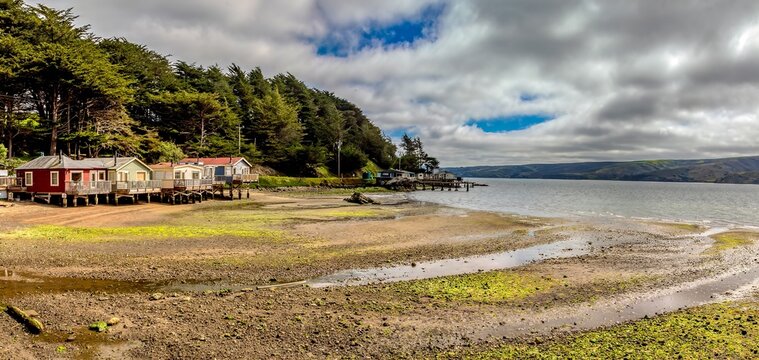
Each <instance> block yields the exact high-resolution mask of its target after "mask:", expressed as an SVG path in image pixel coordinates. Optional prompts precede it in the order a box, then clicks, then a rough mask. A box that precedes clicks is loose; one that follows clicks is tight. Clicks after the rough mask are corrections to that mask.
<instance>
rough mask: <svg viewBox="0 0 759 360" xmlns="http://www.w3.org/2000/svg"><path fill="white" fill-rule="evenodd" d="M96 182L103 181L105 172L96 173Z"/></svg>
mask: <svg viewBox="0 0 759 360" xmlns="http://www.w3.org/2000/svg"><path fill="white" fill-rule="evenodd" d="M98 180H100V181H105V171H98Z"/></svg>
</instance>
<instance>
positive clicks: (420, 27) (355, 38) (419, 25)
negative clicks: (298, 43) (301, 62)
mask: <svg viewBox="0 0 759 360" xmlns="http://www.w3.org/2000/svg"><path fill="white" fill-rule="evenodd" d="M444 8H445V7H444V6H443V5H435V6H429V7H427V8H425V9H423V10H422V11H421V12H420V13H418V14H416V15H415V16H412V17H409V18H401V19H398V21H396V22H393V23H389V24H383V23H378V22H370V23H368V24H358V25H354V26H349V27H344V28H335V29H332V30H331V31H330V33H329V34H328V35H327V36H325V37H323V38H320V39H307V41H308V42H310V43H312V44H313V45H315V46H316V53H317V55H319V56H334V57H347V56H349V55H351V54H353V53H357V52H360V51H362V50H365V49H371V48H378V47H381V48H383V49H387V48H391V47H394V46H410V45H413V44H415V43H416V42H418V41H420V40H434V36H435V27H436V24H437V21H438V19H439V18H440V15H441V14H442V13H443V10H444Z"/></svg>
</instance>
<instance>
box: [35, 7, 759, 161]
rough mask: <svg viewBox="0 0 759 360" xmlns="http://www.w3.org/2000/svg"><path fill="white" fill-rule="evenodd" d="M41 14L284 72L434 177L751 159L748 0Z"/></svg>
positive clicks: (207, 58) (755, 105)
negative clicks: (432, 161) (399, 146)
mask: <svg viewBox="0 0 759 360" xmlns="http://www.w3.org/2000/svg"><path fill="white" fill-rule="evenodd" d="M43 3H44V4H46V5H50V6H53V7H56V8H68V7H73V8H74V12H75V13H76V14H79V15H80V18H79V20H80V23H81V24H91V25H92V30H93V32H94V33H96V34H97V35H99V36H103V37H111V36H119V37H125V38H127V39H128V40H130V41H133V42H137V43H142V44H145V45H147V46H148V47H150V48H152V49H154V50H156V51H158V52H160V53H163V54H166V55H171V59H172V60H184V61H188V62H195V63H197V64H200V65H213V64H218V65H220V66H222V67H226V66H228V65H229V64H231V63H237V64H238V65H241V66H243V67H245V68H252V67H255V66H259V67H261V69H262V70H263V71H264V73H265V74H266V75H267V76H272V75H274V74H276V73H279V72H290V73H292V74H294V75H295V76H297V77H298V78H300V79H301V80H303V81H305V82H306V83H307V84H308V85H309V86H313V87H317V88H320V89H325V90H330V91H333V92H334V93H336V94H337V95H338V96H340V97H343V98H346V99H348V100H350V101H352V102H354V103H356V104H357V105H359V106H360V107H361V108H362V109H364V111H365V113H366V114H367V115H368V116H369V117H370V118H371V119H372V120H373V121H374V122H375V123H376V124H377V125H379V126H380V127H381V128H382V129H384V130H385V132H386V134H388V135H390V136H392V137H394V138H397V137H398V136H399V135H400V134H402V133H403V132H404V131H408V132H409V133H411V134H414V135H416V136H419V137H421V139H422V141H423V142H424V144H425V146H426V149H427V151H428V152H429V153H430V154H432V155H436V156H438V157H439V158H440V159H441V161H442V162H443V165H444V166H458V165H486V164H489V165H496V164H520V163H539V162H566V161H576V160H609V159H615V160H632V159H657V158H701V157H722V156H740V155H757V154H759V121H757V114H758V113H759V1H754V0H750V1H661V0H651V1H627V0H619V1H613V0H610V1H569V0H556V1H540V0H524V1H506V0H491V1H466V0H450V1H446V0H418V1H401V0H363V1H348V0H323V1H320V0H296V1H290V0H288V1H266V0H260V1H245V0H216V1H206V0H161V1H157V0H130V1H123V0H47V1H43Z"/></svg>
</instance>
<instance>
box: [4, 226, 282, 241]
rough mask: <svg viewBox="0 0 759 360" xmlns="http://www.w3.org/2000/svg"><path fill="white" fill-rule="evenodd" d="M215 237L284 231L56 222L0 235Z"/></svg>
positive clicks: (273, 236)
mask: <svg viewBox="0 0 759 360" xmlns="http://www.w3.org/2000/svg"><path fill="white" fill-rule="evenodd" d="M215 236H232V237H240V238H262V239H267V240H281V239H284V238H285V237H286V236H285V233H284V232H283V231H279V230H270V229H240V228H234V227H211V226H177V225H152V226H124V227H99V228H90V227H69V226H58V225H37V226H32V227H29V228H25V229H21V230H17V231H14V232H11V233H8V234H3V235H0V239H2V238H7V239H24V240H26V239H41V240H59V241H66V242H100V241H116V240H147V239H151V240H155V239H170V238H171V239H191V238H208V237H215Z"/></svg>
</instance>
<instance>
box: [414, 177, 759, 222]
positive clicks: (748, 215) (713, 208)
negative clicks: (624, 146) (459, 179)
mask: <svg viewBox="0 0 759 360" xmlns="http://www.w3.org/2000/svg"><path fill="white" fill-rule="evenodd" d="M469 180H474V181H476V182H478V183H485V184H488V185H489V186H488V187H476V188H474V189H473V190H472V191H469V192H466V191H453V192H448V191H445V192H439V191H417V192H414V193H411V194H410V195H409V196H410V198H411V199H412V200H418V201H428V202H434V203H439V204H443V205H448V206H454V207H462V208H467V209H474V210H486V211H499V212H508V213H517V214H524V215H532V216H559V217H562V216H570V217H577V216H579V217H585V216H595V217H598V216H602V217H615V216H622V217H629V218H646V219H657V220H677V221H686V222H698V223H706V224H716V225H723V226H730V225H748V226H759V186H756V185H736V184H701V183H656V182H625V181H594V180H539V179H469Z"/></svg>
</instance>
